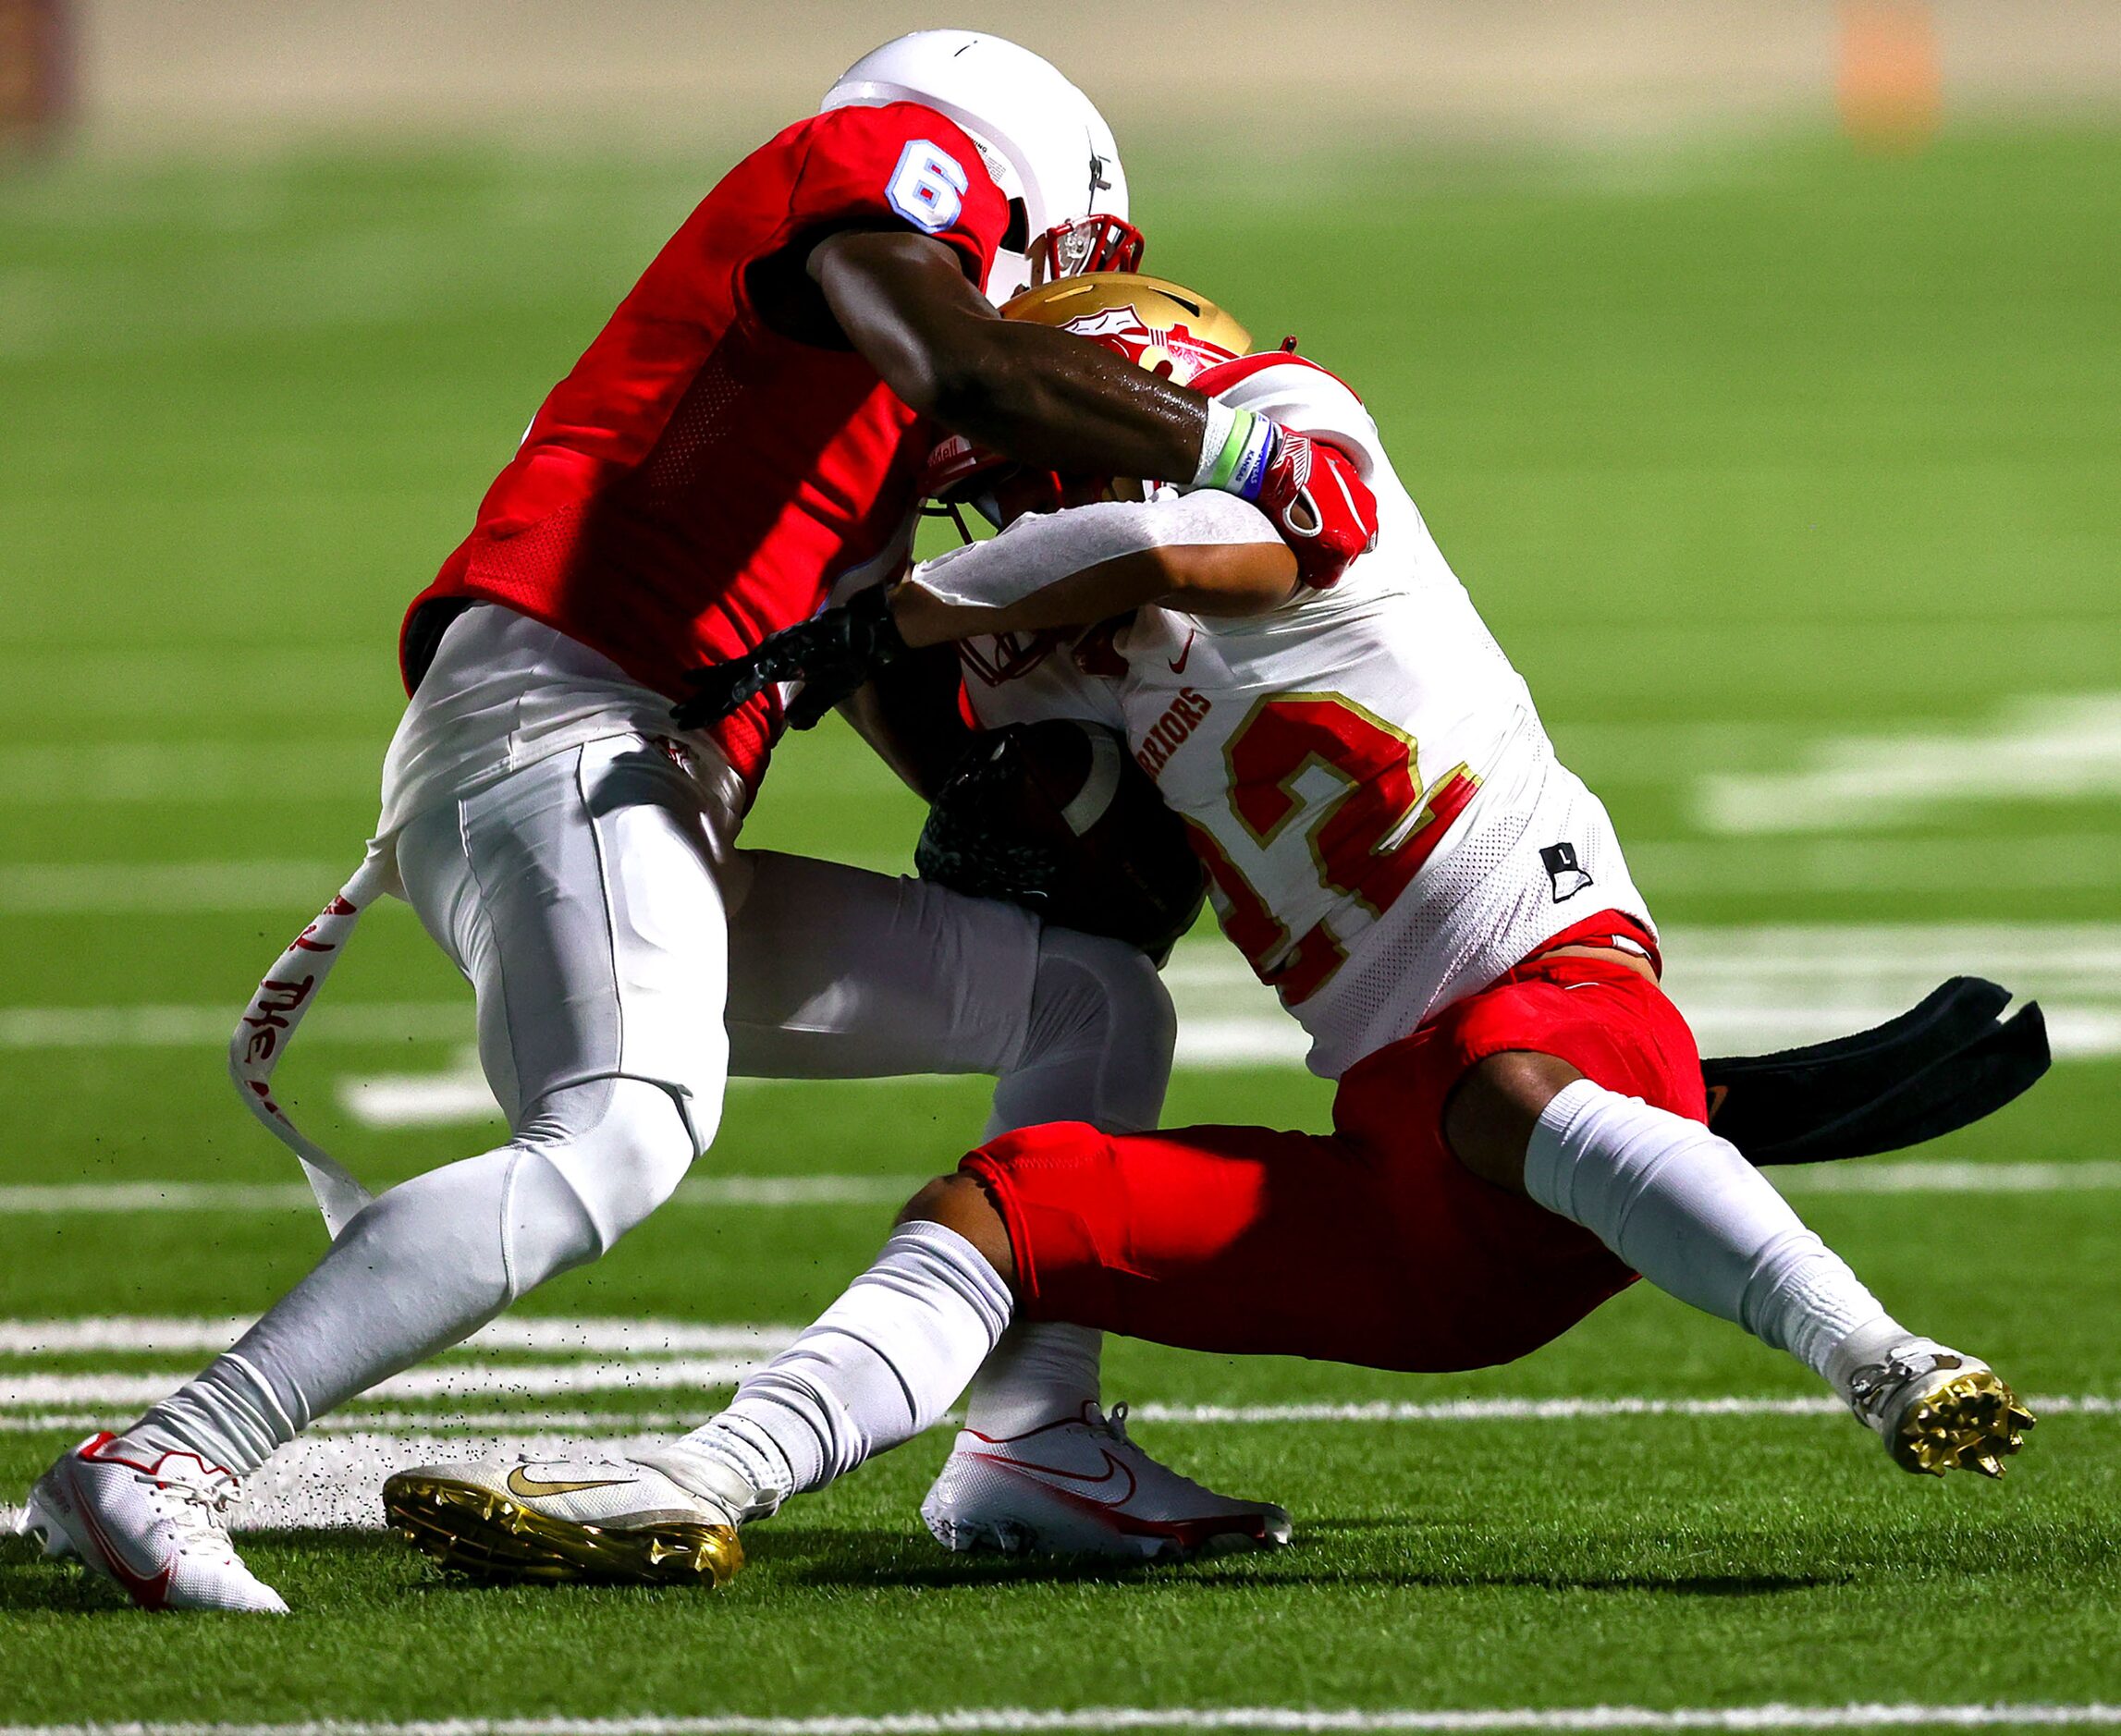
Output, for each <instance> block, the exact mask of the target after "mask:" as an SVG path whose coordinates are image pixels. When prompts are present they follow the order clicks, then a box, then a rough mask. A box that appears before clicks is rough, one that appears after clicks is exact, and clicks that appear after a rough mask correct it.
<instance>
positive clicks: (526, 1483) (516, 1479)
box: [507, 1465, 633, 1501]
mask: <svg viewBox="0 0 2121 1736" xmlns="http://www.w3.org/2000/svg"><path fill="white" fill-rule="evenodd" d="M632 1481H633V1479H632V1478H631V1477H606V1478H605V1479H604V1480H603V1481H602V1482H600V1483H541V1482H539V1481H538V1480H537V1479H536V1478H535V1477H526V1476H525V1475H524V1474H523V1468H522V1467H521V1465H518V1466H516V1468H515V1469H514V1470H512V1471H510V1472H509V1480H508V1485H507V1487H508V1491H509V1494H510V1495H520V1496H521V1497H522V1498H523V1499H525V1500H526V1501H534V1500H535V1499H537V1498H538V1497H539V1496H541V1495H579V1494H580V1493H581V1492H582V1490H583V1489H614V1488H617V1487H618V1486H619V1485H620V1484H621V1483H631V1482H632Z"/></svg>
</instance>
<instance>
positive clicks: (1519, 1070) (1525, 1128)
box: [1443, 1049, 1583, 1193]
mask: <svg viewBox="0 0 2121 1736" xmlns="http://www.w3.org/2000/svg"><path fill="white" fill-rule="evenodd" d="M1582 1077H1583V1075H1582V1074H1581V1073H1579V1072H1578V1071H1577V1070H1575V1068H1574V1067H1571V1066H1570V1065H1569V1064H1568V1062H1566V1061H1564V1060H1563V1059H1561V1058H1560V1057H1557V1056H1552V1055H1541V1054H1539V1053H1537V1052H1536V1051H1534V1050H1530V1049H1509V1050H1505V1051H1504V1052H1503V1053H1502V1054H1500V1055H1490V1056H1489V1057H1486V1058H1485V1059H1484V1060H1480V1061H1477V1062H1476V1063H1475V1064H1474V1065H1473V1066H1472V1067H1471V1068H1470V1069H1469V1070H1467V1071H1466V1074H1465V1078H1463V1079H1461V1080H1460V1081H1459V1082H1458V1083H1457V1085H1456V1086H1454V1087H1453V1090H1452V1093H1451V1096H1450V1099H1449V1101H1447V1102H1446V1103H1445V1105H1444V1107H1443V1136H1444V1140H1445V1142H1446V1143H1448V1144H1449V1145H1450V1147H1451V1150H1452V1154H1453V1155H1454V1156H1455V1157H1456V1158H1457V1159H1458V1161H1459V1162H1460V1163H1462V1164H1464V1165H1465V1168H1468V1169H1470V1170H1471V1171H1472V1172H1473V1173H1474V1174H1475V1175H1477V1176H1478V1177H1479V1178H1480V1179H1481V1180H1483V1181H1491V1182H1493V1183H1494V1184H1495V1185H1496V1186H1497V1187H1500V1188H1507V1189H1509V1190H1510V1192H1513V1193H1522V1192H1524V1191H1525V1149H1526V1146H1527V1145H1529V1144H1530V1143H1531V1139H1532V1130H1533V1129H1534V1128H1535V1127H1537V1126H1538V1125H1539V1114H1540V1111H1541V1110H1543V1109H1545V1107H1546V1106H1547V1105H1548V1104H1549V1103H1551V1101H1552V1100H1553V1097H1554V1094H1555V1093H1557V1092H1559V1091H1560V1090H1561V1089H1562V1088H1563V1086H1565V1085H1568V1084H1572V1083H1574V1082H1575V1081H1576V1080H1578V1079H1581V1078H1582Z"/></svg>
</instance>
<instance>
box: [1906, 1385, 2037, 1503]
mask: <svg viewBox="0 0 2121 1736" xmlns="http://www.w3.org/2000/svg"><path fill="white" fill-rule="evenodd" d="M2032 1425H2033V1414H2032V1412H2030V1411H2029V1410H2027V1409H2026V1408H2025V1406H2024V1405H2022V1404H2020V1403H2019V1402H2018V1397H2017V1393H2015V1392H2013V1391H2012V1390H2011V1389H2010V1388H2009V1387H2007V1386H2006V1385H2005V1383H2004V1382H2003V1381H2001V1380H1999V1379H1998V1378H1997V1377H1996V1376H1995V1375H1994V1374H1992V1372H1991V1371H1989V1370H1988V1369H1985V1368H1971V1369H1968V1370H1966V1371H1965V1372H1964V1373H1962V1374H1957V1375H1953V1376H1952V1377H1951V1378H1950V1379H1949V1380H1947V1381H1945V1382H1944V1383H1943V1385H1942V1386H1940V1387H1938V1388H1937V1389H1936V1390H1935V1391H1934V1392H1931V1393H1929V1394H1926V1395H1925V1396H1924V1397H1923V1398H1921V1399H1919V1400H1917V1401H1916V1402H1915V1403H1914V1404H1913V1405H1911V1406H1910V1407H1909V1408H1908V1411H1907V1414H1906V1416H1904V1417H1902V1418H1901V1419H1900V1424H1899V1426H1898V1427H1897V1428H1895V1429H1894V1432H1893V1436H1892V1439H1891V1440H1890V1441H1889V1442H1888V1443H1887V1447H1888V1449H1889V1450H1890V1451H1891V1452H1892V1454H1893V1459H1894V1463H1896V1464H1898V1465H1899V1466H1900V1467H1901V1468H1902V1469H1903V1470H1906V1471H1913V1472H1917V1473H1923V1474H1926V1475H1929V1476H1933V1477H1941V1476H1943V1474H1944V1473H1945V1472H1947V1471H1977V1472H1979V1473H1980V1474H1981V1475H1982V1476H1984V1477H2000V1476H2002V1475H2003V1473H2004V1470H2005V1466H2004V1461H2005V1458H2007V1457H2008V1456H2009V1455H2010V1454H2012V1453H2015V1452H2016V1451H2017V1449H2019V1448H2020V1447H2022V1446H2023V1445H2024V1444H2025V1431H2026V1430H2027V1429H2029V1428H2030V1427H2031V1426H2032Z"/></svg>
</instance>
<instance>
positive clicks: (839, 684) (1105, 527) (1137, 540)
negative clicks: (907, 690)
mask: <svg viewBox="0 0 2121 1736" xmlns="http://www.w3.org/2000/svg"><path fill="white" fill-rule="evenodd" d="M1298 588H1299V581H1298V576H1297V562H1296V557H1295V556H1293V554H1291V553H1290V552H1289V549H1288V548H1287V546H1286V545H1285V544H1282V543H1281V541H1280V539H1279V538H1277V537H1276V536H1275V535H1274V532H1273V529H1272V527H1271V526H1270V525H1269V523H1268V522H1267V520H1266V519H1265V518H1264V517H1263V516H1262V515H1261V514H1260V513H1259V512H1258V511H1257V508H1255V507H1250V506H1247V505H1246V504H1245V503H1244V501H1242V500H1238V499H1235V498H1233V497H1232V496H1231V495H1212V494H1210V495H1185V496H1183V497H1182V498H1179V499H1176V500H1159V501H1105V502H1100V503H1098V504H1097V505H1094V506H1087V507H1071V508H1069V509H1068V510H1067V511H1065V512H1057V513H1051V514H1048V515H1045V516H1037V515H1032V516H1028V517H1025V518H1024V519H1021V520H1018V521H1017V522H1016V523H1014V524H1012V525H1011V527H1010V528H1009V529H1008V530H1006V531H1004V532H1002V533H1001V534H1000V535H999V536H996V537H993V538H990V539H989V540H988V541H987V542H985V543H978V544H973V545H971V546H969V547H966V548H962V549H957V550H954V551H952V552H951V553H950V554H949V555H945V556H939V557H938V558H937V559H935V560H932V561H926V562H923V563H922V564H921V565H920V566H918V567H916V568H914V569H913V575H912V576H911V577H910V578H909V579H907V580H906V581H903V582H902V583H901V584H898V585H895V586H892V587H891V588H890V589H889V590H888V591H887V590H886V589H885V588H884V587H883V586H877V587H876V588H874V589H872V590H868V591H864V592H863V593H861V594H860V595H859V596H857V597H855V599H854V600H853V601H852V603H849V604H847V605H844V606H842V607H840V608H835V609H827V610H826V611H825V612H824V613H823V614H822V615H819V616H816V617H813V618H812V619H810V620H807V621H803V622H800V623H798V624H797V625H796V626H793V627H790V628H786V629H784V630H781V631H780V632H778V633H775V634H773V635H771V636H770V637H768V638H767V639H766V641H765V642H763V643H761V644H760V645H759V646H758V647H757V648H756V649H755V650H754V651H750V652H747V653H745V654H743V655H742V656H741V657H732V658H730V659H729V660H728V661H727V662H724V663H717V664H713V665H710V666H708V667H706V668H704V669H700V670H696V671H695V672H693V674H692V675H691V676H690V677H689V678H688V679H689V680H690V681H691V682H692V685H693V693H692V696H691V697H690V698H689V699H686V700H684V701H682V702H681V703H680V704H678V705H677V706H676V707H675V708H674V710H673V713H672V715H674V716H675V717H676V719H677V721H678V723H679V724H680V726H681V727H685V728H688V729H696V728H699V727H702V726H704V725H706V724H709V723H713V722H715V721H717V719H719V718H722V717H726V716H728V715H729V714H730V713H731V712H733V711H734V710H736V708H737V707H738V706H740V705H742V704H743V703H746V702H747V701H749V700H750V699H752V698H753V697H754V696H755V695H756V694H758V693H760V692H762V691H764V690H765V689H766V687H767V686H769V685H771V684H772V683H774V682H777V681H801V682H803V684H804V685H803V691H802V693H801V694H799V695H798V696H797V697H796V699H795V700H793V701H792V702H791V703H790V705H789V707H788V713H787V716H788V721H789V723H790V724H791V726H792V727H795V728H798V729H806V728H808V727H810V726H811V725H812V724H814V723H815V722H816V721H817V720H818V719H819V718H820V717H822V716H823V715H825V713H826V712H828V711H829V710H830V709H831V708H832V707H833V706H834V705H837V704H839V703H840V702H841V701H842V700H844V699H846V698H847V697H848V696H849V695H850V694H852V693H853V692H854V691H857V690H858V689H859V688H861V687H862V686H863V684H864V683H865V682H867V681H868V680H870V679H872V678H873V677H874V676H875V675H876V674H877V671H878V670H880V669H885V668H888V667H889V666H892V665H893V664H895V663H897V662H898V661H900V660H901V659H902V658H904V657H905V656H907V655H908V654H909V653H910V651H911V650H913V649H917V648H919V647H922V646H927V645H935V644H941V643H944V642H948V641H950V640H956V639H969V638H971V637H973V636H974V635H975V634H979V633H1001V632H1023V631H1031V630H1037V629H1040V628H1048V627H1093V626H1095V625H1096V624H1097V622H1099V621H1103V620H1110V618H1111V617H1113V616H1115V615H1124V614H1128V613H1131V612H1132V611H1133V610H1134V609H1137V608H1140V607H1142V606H1143V605H1146V604H1151V603H1159V604H1163V605H1167V606H1169V607H1171V608H1175V609H1180V610H1183V611H1184V612H1185V613H1188V614H1193V615H1200V616H1221V617H1236V616H1245V615H1259V614H1264V613H1265V612H1266V611H1267V610H1269V609H1271V608H1275V607H1278V606H1280V605H1281V604H1283V603H1286V602H1288V601H1289V599H1290V598H1291V597H1292V596H1293V595H1295V594H1296V593H1297V590H1298Z"/></svg>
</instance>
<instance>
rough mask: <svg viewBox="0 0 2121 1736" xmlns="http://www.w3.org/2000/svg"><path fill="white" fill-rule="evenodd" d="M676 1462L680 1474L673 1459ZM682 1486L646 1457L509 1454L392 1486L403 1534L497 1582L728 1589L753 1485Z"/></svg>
mask: <svg viewBox="0 0 2121 1736" xmlns="http://www.w3.org/2000/svg"><path fill="white" fill-rule="evenodd" d="M671 1468H672V1469H678V1468H680V1467H677V1466H675V1465H673V1466H672V1467H671ZM681 1469H682V1470H683V1472H684V1474H685V1476H686V1477H687V1479H688V1480H687V1481H686V1482H683V1483H680V1482H679V1481H678V1480H677V1479H676V1478H675V1477H673V1476H671V1475H670V1474H668V1471H667V1470H665V1469H664V1468H663V1466H662V1464H661V1463H659V1462H656V1461H650V1460H648V1459H569V1460H537V1461H531V1460H521V1459H517V1460H501V1459H482V1460H479V1461H476V1462H473V1463H470V1464H455V1465H424V1466H422V1467H421V1468H419V1469H418V1470H413V1471H400V1472H399V1473H398V1474H397V1475H396V1476H394V1477H392V1478H390V1479H389V1480H388V1481H387V1482H386V1483H385V1484H384V1485H383V1510H384V1514H385V1516H386V1518H387V1520H388V1521H389V1522H390V1523H391V1525H392V1526H394V1527H395V1528H396V1529H397V1531H398V1534H399V1535H401V1536H402V1537H404V1539H405V1540H406V1541H407V1542H408V1543H410V1544H411V1545H412V1547H414V1548H416V1549H418V1550H419V1551H420V1552H421V1553H422V1554H423V1555H425V1556H427V1557H429V1558H430V1559H433V1560H434V1561H435V1562H436V1563H438V1564H439V1565H441V1566H442V1567H445V1568H447V1569H449V1570H451V1571H454V1572H459V1573H468V1574H470V1575H472V1577H474V1578H478V1579H489V1580H603V1581H613V1580H616V1581H631V1582H634V1583H641V1584H648V1585H671V1584H682V1585H705V1586H708V1587H710V1588H712V1587H714V1586H717V1585H722V1584H726V1583H728V1582H729V1580H730V1579H732V1578H733V1577H734V1576H735V1574H736V1572H737V1570H738V1569H740V1568H741V1567H742V1566H743V1546H742V1545H741V1544H740V1543H738V1541H737V1526H738V1525H739V1524H740V1523H742V1521H744V1520H745V1519H748V1518H751V1517H752V1516H753V1515H754V1513H755V1512H758V1511H763V1510H764V1509H763V1508H760V1507H757V1506H755V1505H754V1495H753V1492H752V1491H750V1490H748V1489H742V1488H739V1487H738V1486H736V1485H737V1479H736V1477H735V1475H734V1473H729V1485H730V1486H729V1487H728V1488H727V1489H720V1488H715V1487H706V1488H702V1487H699V1486H696V1485H700V1484H701V1483H702V1482H703V1480H704V1479H705V1478H711V1477H713V1476H714V1474H715V1472H714V1468H713V1467H711V1466H709V1467H705V1468H703V1467H701V1466H700V1465H699V1464H698V1462H697V1461H695V1460H693V1459H690V1458H688V1459H687V1460H686V1461H685V1462H684V1464H683V1466H682V1467H681Z"/></svg>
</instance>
